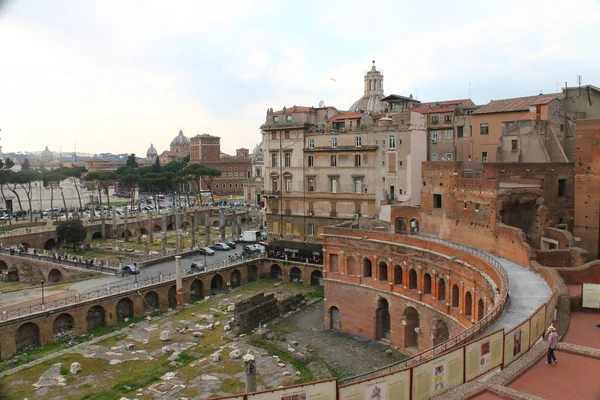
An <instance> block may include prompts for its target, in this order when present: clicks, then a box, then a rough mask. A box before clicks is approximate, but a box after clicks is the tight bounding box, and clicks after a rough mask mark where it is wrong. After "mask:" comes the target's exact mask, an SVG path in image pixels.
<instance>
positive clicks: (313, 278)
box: [310, 270, 323, 286]
mask: <svg viewBox="0 0 600 400" xmlns="http://www.w3.org/2000/svg"><path fill="white" fill-rule="evenodd" d="M310 286H323V273H322V272H321V271H319V270H315V271H313V272H312V273H311V274H310Z"/></svg>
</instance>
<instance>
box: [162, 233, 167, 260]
mask: <svg viewBox="0 0 600 400" xmlns="http://www.w3.org/2000/svg"><path fill="white" fill-rule="evenodd" d="M160 252H161V254H162V255H163V256H164V255H165V254H167V232H161V233H160Z"/></svg>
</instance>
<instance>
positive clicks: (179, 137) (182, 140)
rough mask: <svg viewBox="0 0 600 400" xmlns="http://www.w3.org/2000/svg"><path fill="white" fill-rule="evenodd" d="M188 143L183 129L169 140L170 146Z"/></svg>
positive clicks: (188, 140)
mask: <svg viewBox="0 0 600 400" xmlns="http://www.w3.org/2000/svg"><path fill="white" fill-rule="evenodd" d="M189 144H190V139H188V137H187V136H184V135H183V131H182V130H179V135H177V136H175V137H174V138H173V140H171V146H185V145H189Z"/></svg>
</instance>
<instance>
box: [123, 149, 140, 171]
mask: <svg viewBox="0 0 600 400" xmlns="http://www.w3.org/2000/svg"><path fill="white" fill-rule="evenodd" d="M125 165H126V166H128V167H131V168H137V167H138V163H137V160H136V159H135V154H134V153H131V154H130V155H129V157H127V162H126V163H125Z"/></svg>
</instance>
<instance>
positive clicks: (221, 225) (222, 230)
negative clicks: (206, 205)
mask: <svg viewBox="0 0 600 400" xmlns="http://www.w3.org/2000/svg"><path fill="white" fill-rule="evenodd" d="M219 217H220V218H219V219H220V221H219V232H220V233H221V242H224V241H225V226H226V225H227V219H226V217H225V214H223V213H221V214H220V215H219Z"/></svg>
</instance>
